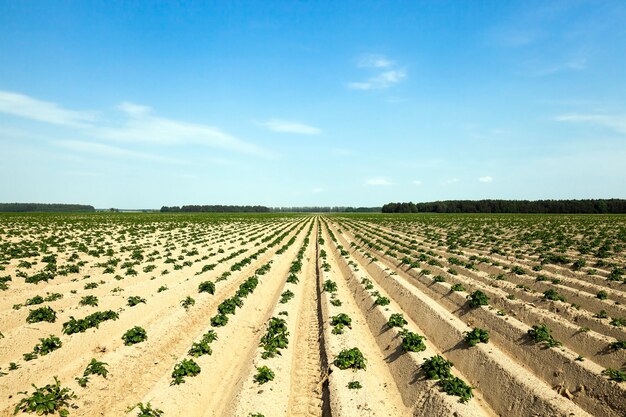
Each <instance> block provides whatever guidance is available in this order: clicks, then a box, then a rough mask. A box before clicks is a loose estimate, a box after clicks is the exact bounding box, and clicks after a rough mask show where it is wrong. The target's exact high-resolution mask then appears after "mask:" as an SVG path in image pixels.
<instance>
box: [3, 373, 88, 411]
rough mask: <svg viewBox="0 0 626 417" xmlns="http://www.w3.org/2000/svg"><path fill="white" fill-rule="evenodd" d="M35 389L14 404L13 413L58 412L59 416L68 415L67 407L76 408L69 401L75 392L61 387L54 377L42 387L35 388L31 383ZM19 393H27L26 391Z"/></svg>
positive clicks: (74, 396) (74, 397)
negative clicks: (51, 382) (50, 382)
mask: <svg viewBox="0 0 626 417" xmlns="http://www.w3.org/2000/svg"><path fill="white" fill-rule="evenodd" d="M33 388H35V391H34V392H33V393H32V394H30V396H27V397H26V398H22V399H21V400H20V402H19V403H18V404H17V405H16V406H15V414H17V413H18V412H20V411H21V412H24V413H33V412H34V413H37V414H39V415H42V414H44V415H48V414H55V413H58V414H59V416H61V417H66V416H67V415H69V410H68V407H72V408H76V406H75V405H73V404H71V403H70V402H71V401H72V400H74V399H76V394H74V392H73V391H72V390H71V389H69V388H62V387H61V383H60V382H59V380H58V379H57V377H56V376H55V377H54V383H53V384H48V385H46V386H44V387H41V388H37V386H35V384H33ZM19 394H22V395H28V393H27V392H26V391H24V392H20V393H19Z"/></svg>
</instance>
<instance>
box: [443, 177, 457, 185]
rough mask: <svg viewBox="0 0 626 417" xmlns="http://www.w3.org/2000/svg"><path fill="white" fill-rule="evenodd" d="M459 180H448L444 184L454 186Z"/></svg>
mask: <svg viewBox="0 0 626 417" xmlns="http://www.w3.org/2000/svg"><path fill="white" fill-rule="evenodd" d="M459 181H460V180H459V179H458V178H449V179H447V180H446V181H445V183H446V184H454V183H457V182H459Z"/></svg>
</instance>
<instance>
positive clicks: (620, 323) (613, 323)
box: [609, 317, 626, 327]
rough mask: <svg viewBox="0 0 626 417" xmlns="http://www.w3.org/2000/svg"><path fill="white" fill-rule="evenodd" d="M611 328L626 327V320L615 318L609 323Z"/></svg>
mask: <svg viewBox="0 0 626 417" xmlns="http://www.w3.org/2000/svg"><path fill="white" fill-rule="evenodd" d="M609 324H610V325H611V326H617V327H623V326H626V318H624V317H615V318H613V319H612V320H611V322H610V323H609Z"/></svg>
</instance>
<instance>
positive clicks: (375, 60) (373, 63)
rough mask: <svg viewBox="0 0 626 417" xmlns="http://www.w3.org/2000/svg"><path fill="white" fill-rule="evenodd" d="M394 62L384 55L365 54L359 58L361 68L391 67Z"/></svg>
mask: <svg viewBox="0 0 626 417" xmlns="http://www.w3.org/2000/svg"><path fill="white" fill-rule="evenodd" d="M394 64H395V62H393V61H391V60H390V59H387V57H385V56H384V55H376V54H365V55H362V56H361V57H360V58H359V60H358V64H357V65H358V66H359V67H361V68H390V67H392V66H393V65H394Z"/></svg>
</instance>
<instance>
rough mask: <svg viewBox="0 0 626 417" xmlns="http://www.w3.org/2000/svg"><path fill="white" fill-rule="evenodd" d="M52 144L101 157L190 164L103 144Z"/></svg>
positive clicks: (74, 141)
mask: <svg viewBox="0 0 626 417" xmlns="http://www.w3.org/2000/svg"><path fill="white" fill-rule="evenodd" d="M52 144H53V145H56V146H58V147H61V148H64V149H67V150H71V151H75V152H82V153H90V154H94V155H97V156H99V157H111V158H131V159H141V160H148V161H155V162H165V163H174V164H188V163H189V162H188V161H182V160H180V159H175V158H169V157H164V156H160V155H155V154H151V153H146V152H138V151H131V150H128V149H123V148H119V147H117V146H110V145H103V144H101V143H92V142H84V141H79V140H57V141H53V142H52Z"/></svg>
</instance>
